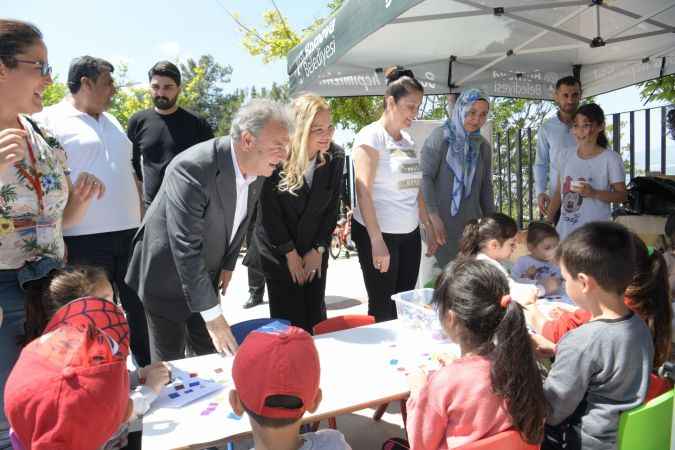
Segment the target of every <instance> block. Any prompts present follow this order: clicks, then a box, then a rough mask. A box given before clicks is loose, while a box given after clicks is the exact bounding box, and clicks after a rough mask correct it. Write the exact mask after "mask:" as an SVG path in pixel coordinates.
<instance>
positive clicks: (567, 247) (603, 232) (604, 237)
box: [556, 222, 635, 296]
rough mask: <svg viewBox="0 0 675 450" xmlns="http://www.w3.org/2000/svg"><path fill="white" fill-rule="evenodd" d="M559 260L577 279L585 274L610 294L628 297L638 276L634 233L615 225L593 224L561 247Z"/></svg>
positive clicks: (566, 240) (569, 237) (557, 252)
mask: <svg viewBox="0 0 675 450" xmlns="http://www.w3.org/2000/svg"><path fill="white" fill-rule="evenodd" d="M556 259H557V260H558V261H560V262H561V263H562V264H564V265H565V268H566V269H567V272H568V273H569V274H570V275H571V276H572V277H574V278H576V277H577V276H578V275H579V274H580V273H584V274H586V275H588V276H591V277H593V278H594V279H595V281H596V282H597V283H598V285H599V286H600V287H601V288H602V289H604V290H605V291H607V292H611V293H614V294H617V295H621V296H623V295H624V292H625V291H626V288H627V287H628V285H629V284H630V283H631V281H632V279H633V275H634V274H635V244H633V236H632V235H631V233H630V231H628V229H627V228H626V227H624V226H623V225H619V224H617V223H614V222H590V223H587V224H586V225H584V226H582V227H580V228H577V229H576V230H574V231H573V232H572V233H570V235H569V236H567V238H566V239H565V240H564V241H563V242H562V243H561V244H560V246H559V247H558V250H557V251H556Z"/></svg>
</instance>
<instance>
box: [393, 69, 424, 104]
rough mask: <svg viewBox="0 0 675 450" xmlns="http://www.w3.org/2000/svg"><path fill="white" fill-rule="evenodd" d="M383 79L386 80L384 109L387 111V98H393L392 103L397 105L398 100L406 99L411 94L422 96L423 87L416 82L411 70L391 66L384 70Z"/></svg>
mask: <svg viewBox="0 0 675 450" xmlns="http://www.w3.org/2000/svg"><path fill="white" fill-rule="evenodd" d="M384 77H385V78H386V79H387V88H386V89H385V90H384V99H385V102H384V109H387V102H386V99H387V97H394V102H395V103H398V101H399V100H400V99H402V98H403V97H407V96H408V95H410V93H411V92H420V93H422V94H424V86H422V84H421V83H420V82H419V81H417V79H416V78H415V75H414V74H413V72H412V70H409V69H404V68H403V67H399V66H392V67H389V68H387V69H385V71H384Z"/></svg>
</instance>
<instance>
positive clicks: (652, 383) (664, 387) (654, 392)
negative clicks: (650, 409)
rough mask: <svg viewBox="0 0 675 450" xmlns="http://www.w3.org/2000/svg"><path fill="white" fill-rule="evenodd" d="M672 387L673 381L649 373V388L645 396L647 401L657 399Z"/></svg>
mask: <svg viewBox="0 0 675 450" xmlns="http://www.w3.org/2000/svg"><path fill="white" fill-rule="evenodd" d="M672 388H673V383H671V382H670V380H667V379H665V378H661V377H660V376H658V375H654V374H651V375H649V388H648V389H647V396H646V397H645V403H647V402H648V401H650V400H653V399H655V398H656V397H658V396H659V395H661V394H665V393H666V392H668V391H669V390H671V389H672Z"/></svg>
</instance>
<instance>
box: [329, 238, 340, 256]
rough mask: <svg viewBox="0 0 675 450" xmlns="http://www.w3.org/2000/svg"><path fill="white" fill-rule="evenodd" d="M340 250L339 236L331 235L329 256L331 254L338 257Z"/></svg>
mask: <svg viewBox="0 0 675 450" xmlns="http://www.w3.org/2000/svg"><path fill="white" fill-rule="evenodd" d="M341 251H342V243H341V242H340V238H339V237H338V236H336V235H333V237H332V238H331V240H330V256H332V257H333V259H338V258H339V257H340V252H341Z"/></svg>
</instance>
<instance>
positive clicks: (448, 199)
mask: <svg viewBox="0 0 675 450" xmlns="http://www.w3.org/2000/svg"><path fill="white" fill-rule="evenodd" d="M489 107H490V104H489V102H488V97H487V96H486V95H485V94H483V92H481V91H480V90H479V89H468V90H466V91H464V92H463V93H462V94H461V95H460V96H459V98H458V99H457V101H456V103H455V107H454V108H453V110H452V112H451V114H450V118H449V119H448V120H447V121H446V122H445V123H444V124H443V125H442V126H440V127H438V128H436V129H435V130H433V131H432V132H431V134H430V135H429V137H428V138H427V140H426V141H425V142H424V146H423V147H422V152H421V164H422V194H423V195H424V201H425V203H426V206H427V211H428V212H429V219H430V220H431V223H432V226H433V229H434V234H435V236H436V243H437V244H438V245H439V248H438V250H437V251H436V253H435V255H436V261H437V262H438V265H439V266H440V267H445V265H447V264H448V263H449V262H450V261H451V260H453V259H454V258H455V257H456V256H457V253H458V250H459V239H460V237H461V236H462V230H463V229H464V225H465V224H466V222H468V221H469V220H471V219H475V218H479V217H483V216H485V215H487V214H490V213H491V212H493V211H494V209H495V208H494V199H493V193H492V150H491V149H490V144H489V143H488V142H487V140H485V138H484V137H482V136H481V135H480V129H481V127H482V126H483V125H485V122H486V120H487V114H488V110H489Z"/></svg>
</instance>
